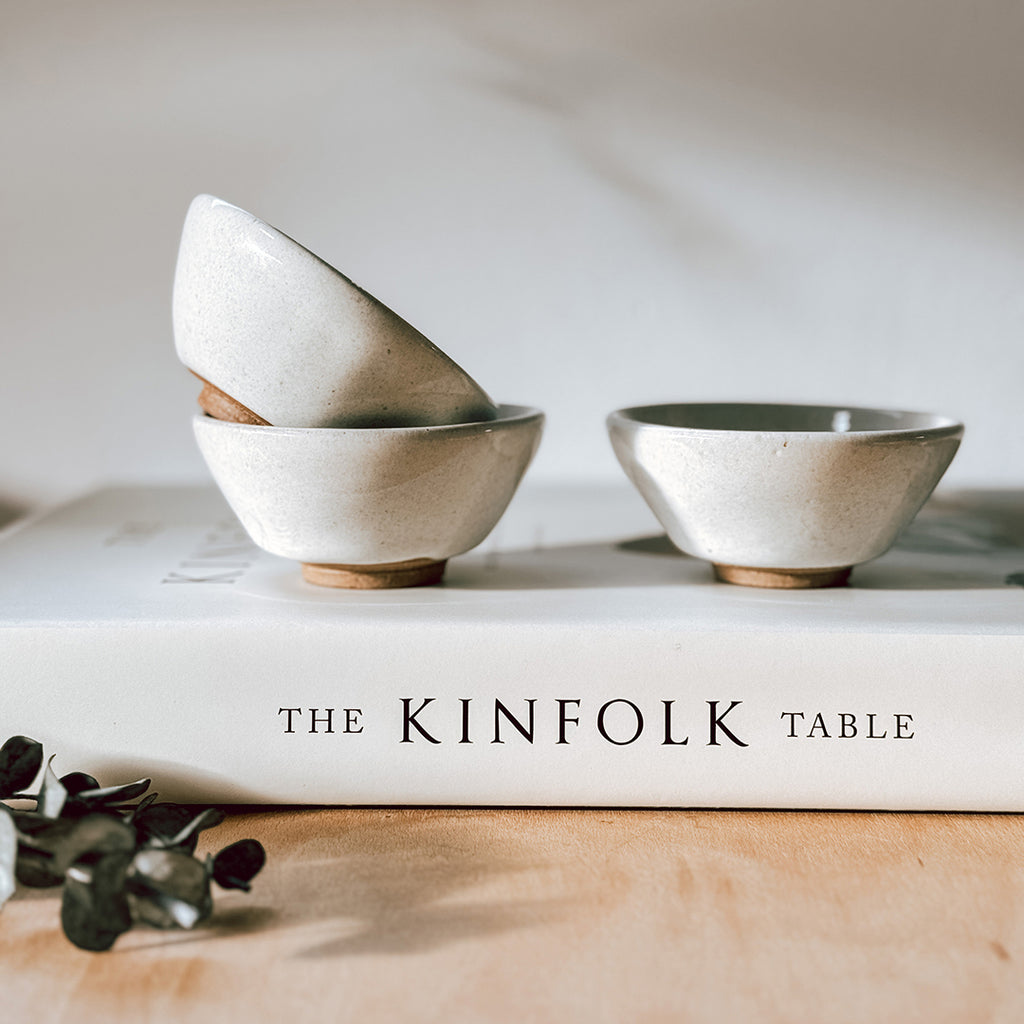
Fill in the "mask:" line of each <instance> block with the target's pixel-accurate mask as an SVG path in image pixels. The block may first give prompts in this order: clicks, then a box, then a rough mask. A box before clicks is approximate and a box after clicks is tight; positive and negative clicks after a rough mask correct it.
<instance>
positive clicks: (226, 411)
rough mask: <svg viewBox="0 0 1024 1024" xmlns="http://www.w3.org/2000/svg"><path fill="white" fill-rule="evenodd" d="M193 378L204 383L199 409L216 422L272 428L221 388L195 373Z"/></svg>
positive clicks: (200, 394)
mask: <svg viewBox="0 0 1024 1024" xmlns="http://www.w3.org/2000/svg"><path fill="white" fill-rule="evenodd" d="M193 376H195V377H198V378H199V380H200V381H202V384H203V390H202V391H200V392H199V408H200V409H202V410H203V412H205V413H206V414H207V415H208V416H212V417H213V418H214V419H215V420H227V421H228V422H229V423H248V424H250V425H252V426H254V427H269V426H270V424H269V423H268V422H267V421H266V420H265V419H264V418H263V417H262V416H259V415H257V414H256V413H254V412H253V411H252V409H250V408H249V407H248V406H245V405H242V403H241V402H238V401H235V399H233V398H232V397H231V396H230V395H229V394H226V393H225V392H223V391H221V389H220V388H219V387H217V386H216V385H214V384H211V383H210V382H209V381H208V380H206V379H204V378H203V377H199V374H198V373H194V374H193Z"/></svg>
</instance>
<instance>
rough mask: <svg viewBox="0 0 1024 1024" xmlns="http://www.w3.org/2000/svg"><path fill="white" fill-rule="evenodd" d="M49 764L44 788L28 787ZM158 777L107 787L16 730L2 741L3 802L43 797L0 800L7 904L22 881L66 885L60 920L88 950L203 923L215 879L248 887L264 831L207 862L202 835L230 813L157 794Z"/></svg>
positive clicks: (0, 864) (0, 875)
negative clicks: (66, 770)
mask: <svg viewBox="0 0 1024 1024" xmlns="http://www.w3.org/2000/svg"><path fill="white" fill-rule="evenodd" d="M40 769H43V771H42V779H41V782H40V785H39V790H38V792H36V793H32V794H30V793H25V792H23V791H24V790H25V789H26V788H27V787H29V786H31V785H32V783H33V781H34V780H35V779H36V777H37V776H38V775H39V773H40ZM149 786H150V780H149V779H139V780H138V781H137V782H129V783H126V784H123V785H119V786H101V785H100V784H99V782H97V781H96V779H94V778H93V777H92V776H91V775H87V774H85V773H84V772H71V773H70V774H68V775H64V776H61V777H60V778H58V777H57V775H56V773H55V772H54V771H53V758H52V757H51V758H50V759H49V760H48V761H47V762H46V766H45V768H44V767H43V747H42V744H40V743H38V742H37V741H36V740H32V739H29V738H28V737H27V736H12V737H11V738H10V739H9V740H7V742H6V743H4V745H3V746H2V747H0V801H7V800H18V801H22V802H25V801H27V802H34V804H35V807H34V808H33V809H32V810H21V809H17V808H13V807H10V806H9V805H8V804H7V803H3V802H0V907H2V906H3V904H4V903H5V902H6V901H7V900H8V899H9V898H10V897H11V896H12V895H13V894H14V892H15V889H16V883H17V882H20V883H21V884H22V885H26V886H35V887H46V886H58V885H59V886H63V892H62V900H61V914H60V917H61V924H62V925H63V928H64V934H65V935H67V937H68V938H69V939H70V940H71V942H73V943H74V944H75V945H76V946H78V947H80V948H81V949H88V950H93V951H96V952H100V951H102V950H106V949H110V947H111V946H113V944H114V943H115V942H116V941H117V938H118V936H119V935H122V934H123V933H124V932H126V931H128V930H129V929H130V928H131V927H132V925H133V924H139V923H142V924H147V925H152V926H154V927H156V928H194V927H195V926H196V925H198V924H199V923H201V922H202V921H204V920H206V918H208V917H209V916H210V914H211V913H212V911H213V899H212V896H211V892H210V883H211V881H213V882H216V883H217V885H218V886H220V887H221V888H222V889H244V890H246V891H248V889H249V885H250V882H251V881H252V880H253V878H254V877H255V876H256V875H257V874H258V873H259V871H260V869H261V868H262V867H263V864H264V862H265V860H266V854H265V852H264V850H263V847H262V845H261V844H260V843H258V842H257V841H256V840H255V839H242V840H239V841H238V842H237V843H232V844H231V845H230V846H226V847H224V849H222V850H221V851H220V852H219V853H218V854H217V855H216V856H210V855H207V857H206V859H205V860H202V861H201V860H199V859H198V858H197V857H195V856H194V851H195V848H196V844H197V842H198V840H199V833H200V832H201V831H203V830H204V829H207V828H212V827H214V826H215V825H219V824H220V823H221V822H222V821H223V820H224V814H223V812H221V811H218V810H216V809H214V808H207V809H206V810H199V811H197V810H196V809H195V808H191V807H186V806H185V805H183V804H176V803H166V802H163V803H160V802H157V799H156V797H157V794H156V793H149V794H147V792H146V791H147V790H148V789H149Z"/></svg>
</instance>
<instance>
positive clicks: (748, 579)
mask: <svg viewBox="0 0 1024 1024" xmlns="http://www.w3.org/2000/svg"><path fill="white" fill-rule="evenodd" d="M712 564H713V567H714V570H715V577H716V578H717V579H719V580H721V581H722V582H723V583H736V584H738V585H739V586H741V587H774V588H776V589H778V590H810V589H816V588H818V587H845V586H846V584H847V581H848V580H849V579H850V573H851V572H853V566H852V565H846V566H842V567H840V568H838V569H754V568H751V567H749V566H745V565H719V564H718V563H717V562H714V563H712Z"/></svg>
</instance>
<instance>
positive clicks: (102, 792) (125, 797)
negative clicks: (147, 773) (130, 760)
mask: <svg viewBox="0 0 1024 1024" xmlns="http://www.w3.org/2000/svg"><path fill="white" fill-rule="evenodd" d="M152 781H153V780H152V779H139V780H138V781H137V782H126V783H124V784H123V785H120V786H104V787H103V788H102V789H99V788H97V789H87V790H85V791H84V792H81V793H78V794H77V795H78V799H79V800H83V801H84V802H85V803H88V804H111V803H125V802H127V801H129V800H134V799H136V798H137V797H140V796H142V794H143V793H145V792H146V790H147V789H149V786H150V783H151V782H152Z"/></svg>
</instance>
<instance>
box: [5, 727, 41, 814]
mask: <svg viewBox="0 0 1024 1024" xmlns="http://www.w3.org/2000/svg"><path fill="white" fill-rule="evenodd" d="M42 763H43V745H42V744H41V743H39V742H37V741H36V740H33V739H29V738H28V736H12V737H11V738H10V739H9V740H8V741H7V742H6V743H5V744H4V745H3V746H2V747H0V800H7V799H9V798H10V797H12V796H14V795H15V794H16V793H17V792H18V791H19V790H22V789H24V788H25V787H26V786H30V785H31V784H32V780H33V779H34V778H35V777H36V775H38V774H39V768H40V766H41V765H42Z"/></svg>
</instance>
